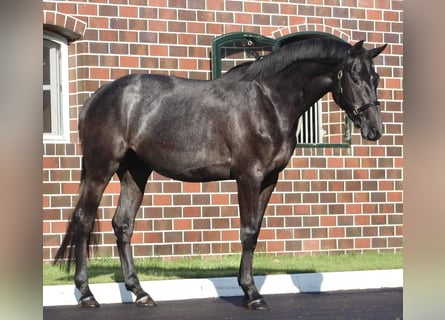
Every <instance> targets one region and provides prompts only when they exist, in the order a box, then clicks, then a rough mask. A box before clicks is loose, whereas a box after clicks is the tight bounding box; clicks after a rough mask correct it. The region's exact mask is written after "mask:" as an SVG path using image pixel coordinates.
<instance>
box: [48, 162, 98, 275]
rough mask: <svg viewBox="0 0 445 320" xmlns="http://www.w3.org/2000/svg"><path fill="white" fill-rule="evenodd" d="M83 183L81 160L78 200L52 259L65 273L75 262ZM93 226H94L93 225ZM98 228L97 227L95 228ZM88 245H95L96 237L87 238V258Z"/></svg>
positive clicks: (91, 235)
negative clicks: (62, 267)
mask: <svg viewBox="0 0 445 320" xmlns="http://www.w3.org/2000/svg"><path fill="white" fill-rule="evenodd" d="M84 182H85V166H84V164H83V158H82V170H81V174H80V187H79V200H78V201H77V204H76V207H75V208H74V210H73V213H72V216H71V221H70V222H69V223H68V226H67V229H66V232H65V236H64V238H63V240H62V244H61V245H60V247H59V249H58V250H57V253H56V255H55V257H54V263H53V264H57V263H60V264H61V265H62V266H63V265H64V267H65V271H67V272H69V271H70V269H71V264H72V263H74V262H75V261H76V254H75V241H76V235H77V233H76V228H77V227H78V226H77V224H78V220H77V217H76V215H77V212H78V211H79V208H80V203H81V201H82V197H83V192H84ZM94 225H95V224H94ZM94 225H93V227H94ZM97 227H98V226H97ZM90 244H93V245H96V244H97V237H95V236H94V235H93V234H92V233H90V234H89V236H88V243H87V248H88V256H89V253H90V252H89V250H90Z"/></svg>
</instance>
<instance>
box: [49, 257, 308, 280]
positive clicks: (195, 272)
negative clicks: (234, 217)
mask: <svg viewBox="0 0 445 320" xmlns="http://www.w3.org/2000/svg"><path fill="white" fill-rule="evenodd" d="M73 269H74V266H72V268H71V272H70V273H64V274H63V275H59V276H57V277H55V279H54V280H57V281H61V282H71V281H73V277H74V272H73ZM136 270H137V274H138V277H139V278H140V279H141V281H146V280H145V279H148V280H155V279H157V280H159V279H166V280H169V279H201V278H218V277H237V276H238V267H226V266H225V267H220V268H218V267H215V268H210V269H209V268H199V267H197V268H189V267H172V266H169V265H168V261H167V262H165V266H138V265H137V264H136ZM253 270H254V275H255V276H261V275H273V274H300V273H314V272H315V270H314V269H312V268H291V269H282V268H274V267H257V268H255V265H254V267H253ZM88 275H89V279H90V282H91V283H97V282H98V281H96V280H95V278H102V279H103V277H104V276H107V275H109V279H108V280H109V281H107V282H123V281H124V278H123V275H122V270H121V268H120V266H119V265H100V264H96V263H95V264H92V265H89V266H88ZM101 282H103V281H101Z"/></svg>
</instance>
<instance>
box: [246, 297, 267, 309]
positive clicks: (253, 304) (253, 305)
mask: <svg viewBox="0 0 445 320" xmlns="http://www.w3.org/2000/svg"><path fill="white" fill-rule="evenodd" d="M245 306H246V308H247V309H249V310H262V311H263V310H270V306H269V304H268V303H267V302H266V300H264V299H262V298H260V299H256V300H253V301H250V302H248V303H246V304H245Z"/></svg>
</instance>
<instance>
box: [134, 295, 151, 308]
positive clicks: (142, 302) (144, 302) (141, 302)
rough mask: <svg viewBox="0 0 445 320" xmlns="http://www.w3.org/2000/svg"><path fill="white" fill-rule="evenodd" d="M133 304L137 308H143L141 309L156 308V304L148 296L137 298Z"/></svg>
mask: <svg viewBox="0 0 445 320" xmlns="http://www.w3.org/2000/svg"><path fill="white" fill-rule="evenodd" d="M135 303H136V304H137V305H138V306H143V307H154V306H156V302H155V301H154V300H153V299H152V298H151V297H150V296H149V295H145V296H142V297H140V298H137V299H136V301H135Z"/></svg>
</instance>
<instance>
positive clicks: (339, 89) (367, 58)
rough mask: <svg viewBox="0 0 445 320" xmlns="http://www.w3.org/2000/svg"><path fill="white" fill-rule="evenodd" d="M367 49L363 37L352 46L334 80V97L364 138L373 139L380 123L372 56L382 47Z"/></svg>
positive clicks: (380, 126) (376, 136) (376, 75)
mask: <svg viewBox="0 0 445 320" xmlns="http://www.w3.org/2000/svg"><path fill="white" fill-rule="evenodd" d="M385 48H386V44H385V45H384V46H382V47H378V48H374V49H371V50H366V49H365V48H364V47H363V41H359V42H357V43H356V44H355V45H353V46H352V47H351V49H350V50H349V52H348V54H347V55H346V57H345V59H344V60H343V62H342V64H341V66H340V69H339V70H337V72H336V75H334V76H335V77H336V79H335V80H334V84H335V85H334V90H333V97H334V100H335V102H336V103H337V104H338V105H339V106H340V107H341V108H342V109H343V110H344V111H345V112H346V113H347V115H348V117H349V118H350V119H351V120H352V121H353V123H354V125H355V126H356V127H357V128H360V129H361V134H362V137H363V138H364V139H367V140H372V141H375V140H377V139H379V138H380V136H381V135H382V130H383V125H382V120H381V115H380V108H379V105H380V102H379V101H378V99H377V85H378V82H379V75H378V74H377V73H376V72H375V70H374V65H373V62H372V59H374V58H375V57H377V56H378V55H379V54H380V53H381V52H382V51H383V50H384V49H385Z"/></svg>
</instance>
